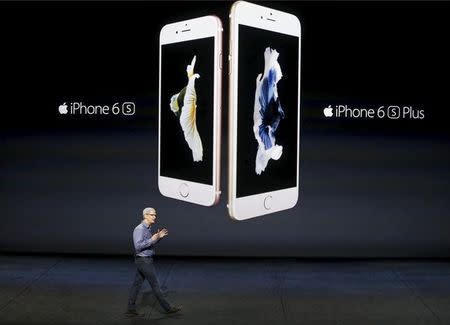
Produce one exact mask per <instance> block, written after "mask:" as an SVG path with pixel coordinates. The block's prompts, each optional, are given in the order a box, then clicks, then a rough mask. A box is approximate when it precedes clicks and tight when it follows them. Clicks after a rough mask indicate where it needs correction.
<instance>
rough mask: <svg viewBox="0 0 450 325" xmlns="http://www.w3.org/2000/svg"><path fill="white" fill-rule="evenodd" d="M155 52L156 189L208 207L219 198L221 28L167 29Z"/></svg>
mask: <svg viewBox="0 0 450 325" xmlns="http://www.w3.org/2000/svg"><path fill="white" fill-rule="evenodd" d="M159 53H160V55H159V141H158V156H159V157H158V158H159V160H158V187H159V190H160V192H161V194H162V195H164V196H167V197H171V198H174V199H179V200H183V201H188V202H192V203H196V204H200V205H205V206H211V205H213V204H215V203H217V202H218V200H219V196H220V130H221V121H220V104H221V66H222V65H221V62H220V61H221V59H222V24H221V22H220V20H219V19H218V18H217V17H215V16H206V17H200V18H196V19H191V20H186V21H181V22H177V23H173V24H168V25H166V26H164V27H163V28H162V30H161V34H160V44H159Z"/></svg>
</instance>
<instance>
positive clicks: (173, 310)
mask: <svg viewBox="0 0 450 325" xmlns="http://www.w3.org/2000/svg"><path fill="white" fill-rule="evenodd" d="M181 309H182V308H181V306H172V307H170V309H168V310H166V314H175V313H178V312H179V311H181Z"/></svg>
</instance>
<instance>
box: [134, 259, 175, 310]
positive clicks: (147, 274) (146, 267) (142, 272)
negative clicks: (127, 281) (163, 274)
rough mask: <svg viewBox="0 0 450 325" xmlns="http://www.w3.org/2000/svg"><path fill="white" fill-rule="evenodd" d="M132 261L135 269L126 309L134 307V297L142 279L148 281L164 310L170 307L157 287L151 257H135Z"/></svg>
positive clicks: (157, 283)
mask: <svg viewBox="0 0 450 325" xmlns="http://www.w3.org/2000/svg"><path fill="white" fill-rule="evenodd" d="M134 263H135V264H136V267H137V270H136V275H135V277H134V282H133V285H132V286H131V289H130V295H129V298H128V310H135V309H136V298H137V295H138V294H139V291H140V290H141V287H142V283H143V282H144V279H147V281H148V283H149V284H150V286H151V287H152V290H153V293H154V294H155V296H156V299H158V302H159V304H160V305H161V307H162V308H164V310H166V311H167V310H169V309H170V304H169V303H168V302H167V300H166V299H165V298H164V297H163V295H162V292H161V288H160V287H159V282H158V278H157V277H156V271H155V266H154V265H153V258H151V257H135V259H134Z"/></svg>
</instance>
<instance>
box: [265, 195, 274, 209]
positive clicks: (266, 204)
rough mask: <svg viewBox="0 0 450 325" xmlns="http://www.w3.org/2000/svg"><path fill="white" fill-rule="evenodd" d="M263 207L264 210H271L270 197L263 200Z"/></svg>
mask: <svg viewBox="0 0 450 325" xmlns="http://www.w3.org/2000/svg"><path fill="white" fill-rule="evenodd" d="M264 207H265V208H266V210H270V209H271V208H272V195H268V196H266V198H265V199H264Z"/></svg>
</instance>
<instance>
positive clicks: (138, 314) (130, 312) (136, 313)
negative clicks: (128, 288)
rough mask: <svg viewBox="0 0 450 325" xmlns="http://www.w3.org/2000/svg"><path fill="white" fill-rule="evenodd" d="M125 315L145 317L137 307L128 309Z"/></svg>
mask: <svg viewBox="0 0 450 325" xmlns="http://www.w3.org/2000/svg"><path fill="white" fill-rule="evenodd" d="M125 316H127V317H143V316H144V314H140V313H138V312H137V311H136V310H135V309H131V310H127V311H126V312H125Z"/></svg>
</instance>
